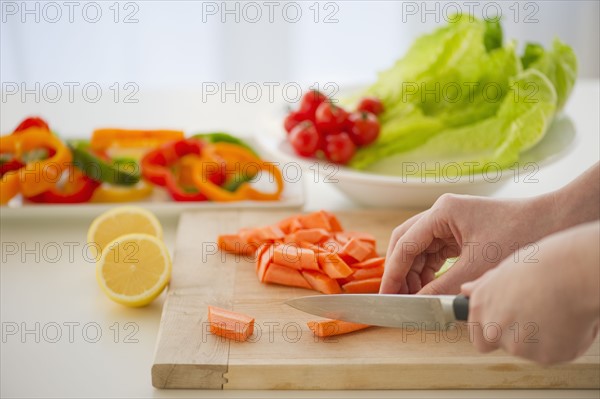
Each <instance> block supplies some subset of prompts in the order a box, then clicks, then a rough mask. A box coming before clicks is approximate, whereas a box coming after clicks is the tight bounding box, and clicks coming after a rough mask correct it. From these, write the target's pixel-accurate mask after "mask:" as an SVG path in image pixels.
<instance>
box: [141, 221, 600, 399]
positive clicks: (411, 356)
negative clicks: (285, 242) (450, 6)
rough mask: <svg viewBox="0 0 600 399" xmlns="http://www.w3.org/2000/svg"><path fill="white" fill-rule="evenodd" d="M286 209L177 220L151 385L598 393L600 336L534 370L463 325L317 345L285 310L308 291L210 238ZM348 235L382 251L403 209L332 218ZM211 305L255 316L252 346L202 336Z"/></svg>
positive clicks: (296, 315) (376, 332) (301, 316)
mask: <svg viewBox="0 0 600 399" xmlns="http://www.w3.org/2000/svg"><path fill="white" fill-rule="evenodd" d="M289 214H290V213H289V212H285V211H273V212H269V211H256V210H252V211H250V210H248V211H216V212H214V211H213V212H210V213H208V212H204V213H202V212H199V213H186V214H183V215H182V217H181V220H180V226H179V232H178V238H177V244H176V249H175V259H174V266H173V278H172V281H171V285H170V287H169V291H168V295H167V300H166V302H165V305H164V310H163V316H162V320H161V325H160V331H159V337H158V341H157V347H156V355H155V361H154V365H153V367H152V382H153V385H154V386H155V387H158V388H211V389H481V388H502V389H509V388H515V389H517V388H519V389H524V388H525V389H527V388H595V389H598V388H600V346H599V343H598V340H596V342H595V343H594V345H593V346H592V347H591V348H590V350H589V351H588V352H587V353H586V354H585V355H584V356H583V357H581V358H579V359H578V360H577V361H576V362H574V363H571V364H566V365H559V366H555V367H540V366H537V365H535V364H533V363H531V362H527V361H524V360H520V359H515V358H514V357H511V356H509V355H507V354H506V353H504V352H501V351H496V352H493V353H490V354H486V355H482V354H479V353H477V352H476V351H475V349H474V348H473V346H472V345H471V344H470V343H469V338H468V330H467V329H466V327H465V326H464V325H461V326H458V328H455V329H451V330H448V331H444V332H439V331H438V332H432V331H428V332H425V331H417V330H413V329H405V330H400V329H391V328H380V327H372V328H370V329H367V330H364V331H359V332H356V333H352V334H348V335H344V336H339V337H333V338H328V339H322V338H319V339H316V338H315V337H314V336H313V334H312V332H311V331H310V330H309V329H308V327H307V326H306V322H307V321H309V320H314V319H316V317H314V316H310V315H307V314H305V313H303V312H300V311H298V310H296V309H293V308H290V307H288V306H286V305H284V303H283V302H284V301H285V300H287V299H289V298H293V297H296V296H301V295H314V294H315V292H313V291H309V290H304V289H300V288H290V287H282V286H277V285H265V284H261V283H259V282H258V280H257V278H256V274H255V271H254V265H253V263H252V259H246V258H243V257H236V256H234V255H230V254H227V255H225V254H222V253H220V252H216V251H215V248H214V245H215V241H216V236H217V235H218V234H221V233H232V232H235V231H237V230H238V229H239V228H240V227H246V226H260V225H266V224H272V223H274V222H276V221H278V220H280V219H282V218H284V217H286V216H289ZM337 215H338V216H339V218H340V220H341V221H342V223H343V225H344V227H345V228H346V229H348V230H359V231H366V232H370V233H372V234H374V235H375V237H376V238H377V239H378V251H379V252H380V253H383V252H385V249H386V247H387V243H388V239H389V235H390V233H391V230H392V229H393V228H394V227H395V226H396V225H398V224H399V223H401V222H402V221H404V220H405V219H406V218H408V217H410V216H411V213H407V212H398V211H394V212H386V211H352V212H339V213H337ZM208 305H216V306H221V307H225V308H228V309H232V310H234V311H237V312H241V313H245V314H248V315H250V316H252V317H254V318H255V319H256V324H255V333H254V335H253V336H252V337H251V340H250V341H249V342H244V343H239V342H230V341H227V340H224V339H222V338H219V337H215V336H212V335H211V334H210V333H208V326H207V325H206V313H207V306H208Z"/></svg>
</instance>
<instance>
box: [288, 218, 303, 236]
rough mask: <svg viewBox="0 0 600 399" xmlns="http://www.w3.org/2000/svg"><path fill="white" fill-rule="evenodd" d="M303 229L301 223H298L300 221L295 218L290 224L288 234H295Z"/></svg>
mask: <svg viewBox="0 0 600 399" xmlns="http://www.w3.org/2000/svg"><path fill="white" fill-rule="evenodd" d="M303 228H304V226H302V223H300V220H299V219H298V218H296V219H294V220H293V221H292V223H291V224H290V233H295V232H296V231H298V230H302V229H303Z"/></svg>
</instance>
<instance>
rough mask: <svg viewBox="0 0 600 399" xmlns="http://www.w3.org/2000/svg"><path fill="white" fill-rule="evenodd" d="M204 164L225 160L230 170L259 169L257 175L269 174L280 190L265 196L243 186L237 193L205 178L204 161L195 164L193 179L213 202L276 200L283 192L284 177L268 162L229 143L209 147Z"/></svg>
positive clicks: (247, 185) (204, 157) (204, 153)
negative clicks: (213, 160)
mask: <svg viewBox="0 0 600 399" xmlns="http://www.w3.org/2000/svg"><path fill="white" fill-rule="evenodd" d="M202 158H203V159H204V162H206V161H208V162H210V160H211V159H222V160H224V161H225V165H226V166H229V167H230V168H232V167H235V168H245V167H246V166H248V167H251V168H253V169H257V171H258V172H266V173H269V174H271V175H272V176H273V178H274V179H275V183H276V185H277V189H276V190H275V192H273V193H265V192H262V191H258V190H256V189H255V188H254V187H252V186H251V185H250V183H248V182H245V183H242V184H241V185H240V186H239V187H238V188H237V190H235V191H233V192H231V191H228V190H226V189H224V188H222V187H220V186H218V185H216V184H214V183H213V182H211V181H210V180H209V179H207V178H206V176H205V175H206V173H204V170H203V169H205V168H206V166H205V165H204V164H203V162H195V164H194V170H193V173H192V177H193V180H194V184H195V186H196V187H197V188H198V190H199V191H200V192H202V193H204V195H206V196H207V197H208V199H210V200H212V201H221V202H228V201H242V200H246V199H249V200H256V201H275V200H278V199H279V197H280V196H281V192H282V191H283V176H282V175H281V171H280V170H279V169H278V168H277V166H275V165H274V164H272V163H270V162H265V161H263V160H261V159H260V158H258V157H256V155H254V154H253V153H251V152H250V151H249V150H247V149H246V148H243V147H240V146H238V145H235V144H230V143H213V144H207V145H206V147H205V148H204V152H203V154H202Z"/></svg>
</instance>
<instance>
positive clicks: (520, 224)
mask: <svg viewBox="0 0 600 399" xmlns="http://www.w3.org/2000/svg"><path fill="white" fill-rule="evenodd" d="M553 207H554V201H553V200H552V197H551V196H540V197H535V198H532V199H518V200H500V199H491V198H484V197H474V196H464V195H452V194H446V195H443V196H442V197H440V199H438V201H436V203H435V204H434V205H433V207H432V208H431V209H429V210H427V211H425V212H423V213H420V214H418V215H416V216H414V217H412V218H410V219H408V220H407V221H406V222H404V223H403V224H401V225H400V226H398V227H397V228H396V229H395V230H394V232H393V233H392V236H391V239H390V244H389V247H388V250H387V255H386V265H385V272H384V275H383V280H382V284H381V289H380V293H382V294H398V293H400V294H414V293H417V292H418V293H420V294H457V293H458V292H459V291H460V286H461V284H462V283H464V282H467V281H472V280H475V279H476V278H478V277H480V276H481V275H483V274H484V273H485V272H486V271H488V270H490V269H492V268H494V267H495V266H497V265H498V264H499V263H500V262H501V261H502V260H503V259H505V258H506V257H507V256H509V255H510V254H511V253H513V252H514V251H515V250H517V249H518V248H522V247H525V249H526V250H528V251H529V254H530V255H531V254H533V253H534V252H535V246H533V243H534V242H535V241H538V240H539V239H540V238H542V237H543V236H545V235H547V234H549V233H551V232H552V231H551V230H552V228H553V227H554V226H553V225H552V223H553V222H552V220H551V218H549V217H547V216H548V215H549V214H552V212H553V209H552V208H553ZM528 245H529V246H528ZM526 255H527V254H524V256H526ZM456 256H460V257H459V259H458V260H457V262H456V263H455V264H454V265H453V266H452V268H451V269H450V270H449V271H448V272H446V273H445V274H443V275H442V276H441V277H439V278H437V279H435V280H434V277H435V273H436V272H437V271H438V270H439V269H440V267H441V266H442V265H443V264H444V262H445V260H446V259H448V258H453V257H456Z"/></svg>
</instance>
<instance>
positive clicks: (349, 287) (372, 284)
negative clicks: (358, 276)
mask: <svg viewBox="0 0 600 399" xmlns="http://www.w3.org/2000/svg"><path fill="white" fill-rule="evenodd" d="M380 286H381V277H373V278H368V279H365V280H352V281H350V282H349V283H346V284H344V285H343V286H342V288H343V289H344V292H346V293H348V294H376V293H378V292H379V287H380Z"/></svg>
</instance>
